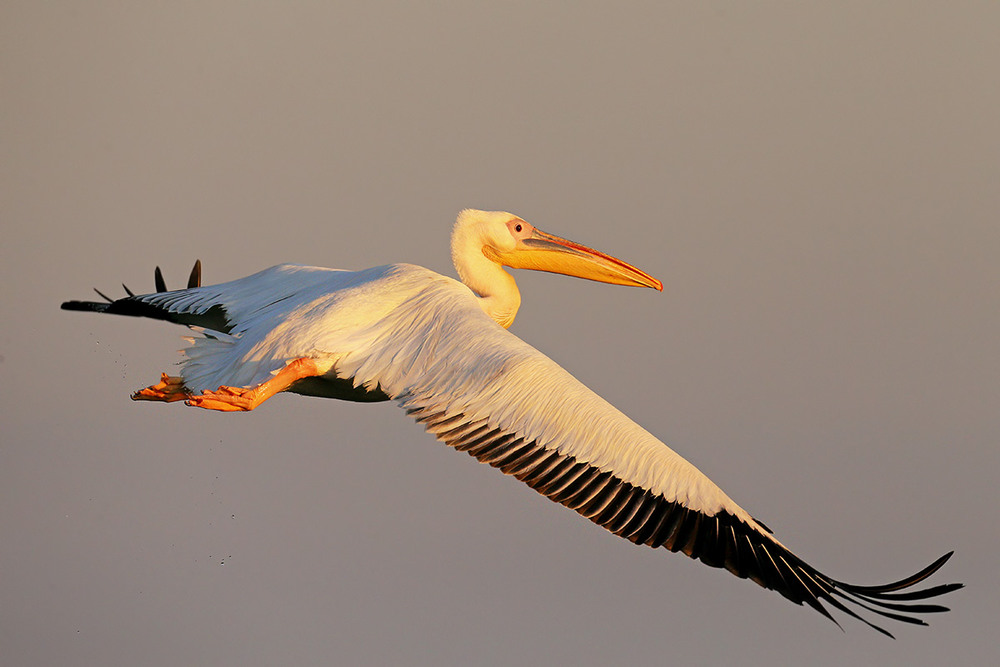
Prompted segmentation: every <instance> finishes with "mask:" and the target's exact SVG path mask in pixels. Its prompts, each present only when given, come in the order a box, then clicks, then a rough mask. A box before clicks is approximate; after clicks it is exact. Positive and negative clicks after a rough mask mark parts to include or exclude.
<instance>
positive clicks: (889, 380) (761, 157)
mask: <svg viewBox="0 0 1000 667" xmlns="http://www.w3.org/2000/svg"><path fill="white" fill-rule="evenodd" d="M998 25H1000V9H998V6H997V5H996V4H995V3H988V2H983V3H976V2H951V3H929V4H922V3H916V2H896V3H890V2H885V3H869V2H847V3H842V2H838V3H665V2H662V1H659V2H648V3H630V2H619V3H610V2H598V3H590V2H548V3H538V2H496V3H474V2H423V3H372V2H351V3H335V2H317V3H287V2H281V3H272V4H265V3H241V2H232V3H222V2H175V3H134V2H89V3H75V2H45V3H42V2H11V1H4V2H2V3H0V85H2V91H0V131H2V136H0V141H2V144H0V216H2V241H0V415H2V425H0V429H2V431H0V441H2V445H0V662H2V663H3V664H4V665H28V666H31V665H94V666H98V665H100V666H108V665H164V666H174V665H387V664H400V665H473V664H476V665H512V664H524V665H533V664H544V663H548V664H579V665H599V664H600V665H605V664H626V663H630V664H699V665H723V664H743V665H765V664H767V665H770V664H800V665H801V664H810V665H845V664H852V665H941V664H948V665H965V664H968V665H982V664H987V663H990V662H992V661H993V660H995V659H996V656H997V655H998V654H997V649H996V623H997V620H998V618H1000V601H998V600H1000V576H998V568H997V552H998V547H1000V529H998V524H997V517H996V510H997V508H998V499H1000V493H998V490H997V482H996V477H997V471H998V469H1000V468H998V466H1000V455H998V440H1000V409H998V406H1000V346H998V342H1000V268H998V267H1000V260H998V254H1000V220H998V211H1000V195H998V191H1000V188H998V185H1000V121H998V118H1000V67H998V63H1000V47H998V44H1000V41H998V40H997V26H998ZM465 207H476V208H487V209H503V210H509V211H512V212H514V213H516V214H517V215H520V216H522V217H524V218H525V219H527V220H529V221H530V222H533V223H534V224H536V225H538V226H539V227H541V228H542V229H544V230H546V231H549V232H552V233H555V234H558V235H561V236H565V237H568V238H572V239H574V240H576V241H579V242H581V243H585V244H587V245H591V246H593V247H596V248H599V249H601V250H604V251H606V252H608V253H611V254H614V255H616V256H619V257H621V258H623V259H624V260H626V261H628V262H631V263H633V264H635V265H636V266H638V267H640V268H642V269H644V270H646V271H648V272H649V273H651V274H653V275H655V276H657V277H658V278H660V279H661V280H663V282H664V283H665V285H666V288H665V289H664V291H663V293H662V294H658V293H656V292H655V291H653V290H639V289H626V288H621V287H612V286H608V285H600V284H597V283H590V282H586V281H581V280H574V279H570V278H565V277H561V276H553V275H548V274H531V273H530V272H519V273H518V274H517V276H516V278H517V280H518V282H519V285H520V286H521V290H522V293H523V295H524V305H523V307H522V309H521V312H520V315H519V317H518V320H517V322H516V323H515V325H514V327H513V329H512V330H513V331H514V332H515V333H516V334H517V335H518V336H520V337H522V338H524V339H525V340H527V341H528V342H529V343H531V344H532V345H534V346H536V347H537V348H538V349H540V350H541V351H543V352H545V353H546V354H548V355H549V356H551V357H553V358H554V359H555V360H556V361H557V362H559V363H560V364H562V365H563V366H564V367H566V368H567V369H568V370H569V371H570V372H572V373H573V374H575V375H576V376H577V377H578V378H579V379H580V380H582V381H583V382H584V383H586V384H587V385H589V386H590V387H591V388H593V389H594V390H595V391H597V392H598V393H599V394H601V395H602V396H604V397H605V398H607V399H608V400H609V401H610V402H611V403H613V404H615V405H617V406H619V407H620V408H622V409H623V410H624V411H625V412H626V413H627V414H629V415H630V416H631V417H632V418H634V419H635V420H636V421H638V422H639V423H640V424H642V425H643V426H644V427H646V428H647V429H649V430H650V431H651V432H652V433H654V434H655V435H657V436H658V437H660V438H661V439H663V440H664V441H665V442H667V443H669V444H671V446H673V447H674V448H676V449H677V450H678V451H679V452H681V453H682V454H684V455H685V456H687V457H688V458H689V459H690V460H692V461H693V462H694V463H695V464H696V465H698V466H699V467H700V468H702V469H703V470H704V471H705V472H706V473H707V474H708V475H709V476H711V477H712V478H713V479H714V480H715V481H716V482H718V483H719V484H720V485H721V486H722V487H723V488H724V489H725V490H726V491H727V492H728V493H729V494H730V495H731V496H732V497H733V498H734V499H735V500H736V501H737V502H739V503H741V504H742V505H743V506H744V507H746V508H747V509H748V510H749V511H750V512H752V513H753V514H754V515H756V516H759V517H760V518H761V519H762V520H763V521H765V522H766V523H768V524H769V525H770V527H771V528H773V529H774V530H775V532H776V533H777V535H778V537H779V539H781V540H782V541H783V542H784V543H785V544H787V545H788V546H790V547H791V548H792V549H794V550H795V551H796V552H797V553H798V554H799V555H801V556H802V557H803V558H805V559H807V560H808V561H809V562H811V563H813V564H814V565H816V566H817V567H819V568H820V569H821V570H823V571H825V572H828V573H829V574H830V575H832V576H834V577H836V578H840V579H844V580H847V581H852V582H857V583H879V582H884V581H889V580H893V579H895V578H899V577H902V576H905V575H908V574H910V573H912V572H914V571H916V570H917V569H919V568H920V567H923V566H924V565H926V564H927V563H929V562H931V561H932V560H933V559H934V558H936V557H937V556H939V555H940V554H942V553H944V552H946V551H949V550H951V549H954V550H955V551H956V555H955V556H954V558H953V559H952V561H951V562H950V563H949V564H948V565H947V567H946V568H945V569H944V570H943V571H942V572H941V573H940V574H939V575H938V576H937V577H936V578H935V579H934V582H936V583H947V582H951V581H962V582H964V583H966V584H967V588H966V589H964V590H962V591H960V592H957V593H954V594H952V595H950V596H949V597H948V599H947V601H946V603H947V604H949V605H950V606H952V607H953V611H952V612H951V613H949V614H944V615H941V616H937V617H934V618H932V619H931V626H930V627H929V628H913V627H908V626H899V625H897V626H896V627H893V628H892V629H893V630H894V631H895V632H896V633H897V636H898V639H897V640H896V641H890V640H888V639H885V638H883V637H881V636H879V635H877V634H876V633H874V632H872V631H870V630H868V629H867V628H865V627H864V626H863V625H861V624H859V623H857V622H853V621H851V620H850V619H844V622H843V625H844V630H845V632H841V631H840V630H839V629H838V628H837V627H836V626H835V625H833V624H832V623H830V622H828V621H826V620H825V619H823V618H822V617H821V616H820V615H819V614H817V613H815V612H813V611H811V610H809V609H805V608H801V607H796V606H795V605H792V604H790V603H788V602H787V601H786V600H784V599H783V598H781V597H780V596H779V595H776V594H774V593H771V592H768V591H765V590H763V589H761V588H759V587H757V586H755V585H754V584H752V583H749V582H746V581H741V580H739V579H737V578H735V577H732V576H730V575H729V574H727V573H726V572H724V571H720V570H713V569H710V568H707V567H705V566H704V565H702V564H701V563H698V562H694V561H691V560H689V559H687V558H684V557H682V556H678V555H674V554H670V553H668V552H666V551H664V550H652V549H648V548H645V547H641V548H640V547H636V546H633V545H631V544H629V543H627V542H624V541H623V540H620V539H618V538H616V537H614V536H612V535H610V534H608V533H606V532H605V531H603V530H602V529H600V528H598V527H597V526H595V525H593V524H591V523H590V522H588V521H586V520H583V519H581V518H580V517H578V516H577V515H575V514H574V513H573V512H570V511H568V510H566V509H565V508H562V507H560V506H558V505H556V504H554V503H551V502H550V501H548V500H546V499H544V498H543V497H541V496H538V495H537V494H535V493H533V492H532V491H530V490H529V489H527V488H523V487H522V485H521V484H520V483H519V482H517V481H516V480H513V479H511V478H506V477H504V476H503V475H500V474H498V473H497V472H496V471H495V470H493V469H491V468H489V467H487V466H483V465H480V464H478V463H476V462H475V461H474V460H473V459H471V458H469V457H468V456H465V455H463V454H458V453H456V452H454V451H451V450H449V449H448V448H446V447H445V446H443V445H441V444H440V443H437V442H436V441H434V439H433V438H431V437H430V436H428V435H427V434H425V433H424V432H423V431H422V429H421V428H420V427H419V426H417V425H416V424H414V423H413V422H411V420H409V419H408V418H407V417H406V416H405V414H403V413H402V411H400V410H398V409H397V408H396V407H395V406H393V405H392V404H385V403H383V404H377V405H357V404H351V403H340V402H336V401H330V400H322V399H315V398H304V397H299V396H292V395H281V396H278V397H276V398H275V399H273V400H272V401H270V402H268V403H266V404H265V405H264V406H263V407H261V408H260V409H259V410H258V411H256V412H253V413H250V414H235V415H234V414H222V413H216V412H208V411H201V410H195V409H190V408H186V407H184V406H183V405H181V404H174V405H160V404H138V403H133V402H131V401H130V400H129V398H128V395H129V393H130V392H131V391H133V390H135V389H137V388H139V387H142V386H145V385H147V384H149V383H151V382H154V381H156V379H157V378H158V376H159V373H160V372H161V371H164V370H168V371H169V370H173V369H174V368H175V366H174V365H173V364H175V363H176V362H177V361H178V359H179V356H178V355H177V354H176V350H177V349H179V348H180V347H182V346H183V345H184V342H183V341H182V340H181V336H182V335H183V334H184V333H185V330H183V329H181V328H179V327H175V326H171V325H166V324H164V323H161V322H151V321H141V320H134V319H124V318H112V317H99V316H96V315H90V314H86V313H68V312H63V311H60V310H59V303H60V302H61V301H63V300H66V299H86V298H90V297H92V296H93V293H92V292H91V287H92V286H97V287H98V288H100V289H101V290H103V291H105V292H107V293H111V294H114V295H119V294H123V292H121V290H120V288H119V287H118V284H119V283H121V282H122V281H124V282H125V283H126V284H128V285H129V287H131V288H132V289H133V290H141V291H151V290H152V288H153V283H152V273H153V267H154V266H155V265H160V266H161V267H163V270H164V273H165V274H166V277H167V281H168V285H170V286H174V287H179V286H181V285H182V284H183V282H184V280H185V279H186V276H187V272H188V270H189V269H190V266H191V264H192V263H193V261H194V260H195V259H196V258H200V259H201V260H202V261H203V263H204V275H205V281H206V283H210V282H219V281H224V280H229V279H233V278H237V277H240V276H243V275H247V274H249V273H252V272H255V271H257V270H260V269H262V268H265V267H267V266H270V265H273V264H276V263H279V262H286V261H291V262H299V263H305V264H317V265H322V266H333V267H339V268H364V267H368V266H374V265H379V264H385V263H390V262H398V261H406V262H412V263H417V264H422V265H424V266H427V267H429V268H432V269H434V270H437V271H440V272H443V273H447V274H449V275H453V270H452V268H451V266H450V260H449V252H448V235H449V231H450V226H451V224H452V221H453V220H454V216H455V215H456V213H457V212H458V211H459V210H460V209H462V208H465Z"/></svg>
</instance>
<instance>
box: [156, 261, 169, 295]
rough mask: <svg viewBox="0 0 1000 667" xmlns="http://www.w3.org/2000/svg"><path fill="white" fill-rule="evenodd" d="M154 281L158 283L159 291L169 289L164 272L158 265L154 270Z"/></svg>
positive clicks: (157, 288)
mask: <svg viewBox="0 0 1000 667" xmlns="http://www.w3.org/2000/svg"><path fill="white" fill-rule="evenodd" d="M153 282H154V283H155V284H156V291H157V292H166V291H167V283H166V281H165V280H163V272H162V271H160V267H156V269H155V270H154V271H153Z"/></svg>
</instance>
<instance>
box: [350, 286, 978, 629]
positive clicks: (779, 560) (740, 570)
mask: <svg viewBox="0 0 1000 667" xmlns="http://www.w3.org/2000/svg"><path fill="white" fill-rule="evenodd" d="M465 289H466V288H464V287H462V286H461V285H458V284H457V283H454V281H446V280H441V281H437V282H435V283H434V284H432V285H429V286H427V287H426V288H424V289H423V290H422V291H421V292H419V293H418V294H415V295H414V296H412V297H410V298H409V299H407V300H406V302H405V303H404V304H403V305H401V306H399V307H397V308H395V309H394V310H393V311H392V312H391V313H390V314H388V315H387V316H386V317H385V318H384V319H382V320H380V322H379V324H378V325H377V326H374V327H372V329H371V330H370V332H369V333H368V335H367V339H366V340H365V342H364V344H363V345H355V346H354V347H353V348H352V350H351V352H349V353H347V354H345V355H344V356H343V357H342V358H341V359H340V361H338V363H337V372H338V374H339V375H341V376H342V377H353V379H354V382H355V384H356V385H364V386H366V387H368V388H369V389H372V388H379V389H381V390H382V391H384V392H385V393H387V394H388V395H389V396H390V397H392V398H394V399H395V400H396V401H397V402H398V403H399V404H400V405H401V406H402V407H403V408H404V409H406V411H407V412H408V413H409V414H410V415H412V416H413V417H414V418H415V419H416V420H417V421H418V422H420V423H422V424H424V426H425V427H426V429H427V430H428V431H429V432H431V433H433V434H434V435H435V436H436V437H437V438H438V439H439V440H441V441H443V442H445V443H446V444H448V445H450V446H452V447H454V448H455V449H457V450H459V451H464V452H467V453H468V454H470V455H471V456H473V457H475V458H476V459H478V460H479V461H481V462H483V463H486V464H489V465H490V466H492V467H494V468H497V469H499V470H500V471H501V472H503V473H504V474H507V475H511V476H513V477H515V478H517V479H519V480H521V481H522V482H524V483H525V484H527V485H528V486H530V487H531V488H533V489H535V490H536V491H538V492H539V493H541V494H543V495H545V496H547V497H548V498H550V499H551V500H553V501H555V502H558V503H560V504H562V505H565V506H566V507H569V508H570V509H572V510H575V511H576V512H578V513H579V514H581V515H582V516H584V517H586V518H588V519H590V520H591V521H593V522H594V523H597V524H599V525H601V526H603V527H604V528H606V529H608V530H609V531H611V532H613V533H615V534H616V535H619V536H621V537H623V538H625V539H627V540H629V541H631V542H634V543H636V544H646V545H649V546H651V547H665V548H667V549H669V550H671V551H680V552H683V553H685V554H687V555H688V556H690V557H692V558H696V559H699V560H701V561H702V562H704V563H705V564H707V565H710V566H712V567H724V568H726V569H727V570H729V571H730V572H732V573H733V574H735V575H736V576H738V577H741V578H747V579H751V580H753V581H755V582H757V583H758V584H760V585H761V586H763V587H765V588H769V589H772V590H776V591H778V592H779V593H781V594H782V595H784V596H785V597H786V598H788V599H789V600H791V601H793V602H795V603H797V604H807V605H809V606H811V607H813V608H814V609H816V610H817V611H819V612H820V613H822V614H823V615H825V616H827V617H828V618H830V619H831V620H833V619H832V616H831V615H830V613H829V612H828V611H827V609H825V608H824V603H825V604H828V605H830V606H832V607H834V608H836V609H838V610H840V611H842V612H844V613H846V614H848V615H850V616H854V617H856V618H859V619H860V620H862V621H864V622H865V623H868V624H869V625H871V626H872V627H873V628H875V629H877V630H879V631H880V632H883V633H885V634H887V635H888V634H889V633H888V632H886V631H885V630H884V629H882V628H880V627H878V626H876V625H874V624H872V623H870V622H869V621H867V620H865V619H864V618H861V617H860V616H859V615H858V614H857V613H856V611H855V609H856V608H858V607H860V608H864V609H867V610H868V611H870V612H874V613H875V614H878V615H881V616H883V617H887V618H891V619H894V620H898V621H904V622H908V623H915V624H921V625H923V624H925V623H924V621H923V620H921V619H919V618H917V617H915V616H914V614H926V613H932V612H941V611H945V610H946V608H945V607H942V606H939V605H934V604H925V603H923V602H922V601H923V600H925V599H927V598H931V597H935V596H938V595H941V594H944V593H947V592H949V591H952V590H955V589H956V588H959V587H960V586H961V585H960V584H948V585H942V586H935V587H932V588H927V589H924V590H917V591H911V590H905V589H909V588H911V587H912V586H914V585H915V584H918V583H919V582H921V581H923V580H924V579H926V578H927V577H929V576H930V575H932V574H933V573H934V572H936V571H937V570H938V569H939V568H940V567H941V566H942V565H943V564H944V563H945V561H947V560H948V558H949V557H950V555H951V554H947V555H945V556H942V557H941V558H940V559H938V560H937V561H935V562H934V563H933V564H931V565H930V566H928V567H927V568H925V569H923V570H921V571H920V572H918V573H916V574H914V575H913V576H910V577H907V578H905V579H902V580H900V581H897V582H893V583H891V584H885V585H881V586H857V585H853V584H848V583H845V582H841V581H838V580H836V579H833V578H831V577H829V576H827V575H825V574H823V573H821V572H819V571H817V570H816V569H815V568H814V567H812V566H810V565H809V564H808V563H806V562H805V561H803V560H802V559H800V558H799V557H797V556H796V555H795V554H793V553H792V552H791V551H790V550H789V549H787V548H786V547H785V546H784V545H782V544H781V543H780V542H778V541H777V540H776V539H775V538H774V537H773V536H772V535H771V534H770V532H769V531H768V530H767V529H766V528H765V527H764V526H763V525H762V524H761V523H759V522H757V521H755V520H754V519H753V518H752V517H751V516H750V515H749V514H748V513H747V512H746V511H745V510H743V509H742V508H741V507H740V506H739V505H737V504H736V503H735V502H733V501H732V499H730V498H729V497H728V496H727V495H726V494H725V493H724V492H723V491H722V490H721V489H720V488H719V487H718V486H716V485H715V484H714V483H713V482H712V481H711V480H709V479H708V478H707V477H706V476H705V475H704V474H702V473H701V471H699V470H698V469H697V468H695V467H694V466H693V465H691V464H690V463H689V462H687V461H686V460H684V459H683V458H682V457H681V456H679V455H678V454H677V453H676V452H674V451H673V450H671V449H670V448H669V447H667V446H666V445H665V444H663V443H662V442H660V441H659V440H657V439H656V438H654V437H653V436H652V435H650V434H649V433H648V432H646V431H645V430H643V429H642V428H641V427H639V426H638V425H637V424H635V423H634V422H632V421H631V420H630V419H628V418H627V417H626V416H625V415H624V414H622V413H621V412H619V411H618V410H617V409H615V408H614V407H613V406H612V405H610V404H609V403H607V402H606V401H604V400H603V399H602V398H600V397H599V396H597V395H596V394H595V393H593V392H592V391H590V390H589V389H587V387H585V386H584V385H583V384H582V383H580V382H579V381H578V380H576V379H575V378H574V377H573V376H571V375H570V374H569V373H567V372H566V371H565V370H563V369H562V368H561V367H560V366H559V365H557V364H556V363H555V362H553V361H552V360H550V359H549V358H548V357H546V356H545V355H543V354H542V353H540V352H538V351H537V350H535V349H534V348H532V347H531V346H529V345H528V344H526V343H524V342H523V341H521V340H520V339H518V338H517V337H516V336H514V335H513V334H511V333H509V332H508V331H506V330H504V329H502V328H501V327H499V326H497V325H496V324H495V323H494V322H493V321H492V320H490V319H489V317H487V316H486V315H485V314H484V313H483V312H482V311H481V310H480V309H479V307H478V305H477V304H476V303H475V300H474V299H470V298H469V295H467V294H463V293H462V290H465ZM466 292H467V290H466ZM341 349H343V348H341ZM848 604H850V605H852V606H853V607H854V608H853V609H852V607H849V606H847V605H848ZM890 636H891V635H890Z"/></svg>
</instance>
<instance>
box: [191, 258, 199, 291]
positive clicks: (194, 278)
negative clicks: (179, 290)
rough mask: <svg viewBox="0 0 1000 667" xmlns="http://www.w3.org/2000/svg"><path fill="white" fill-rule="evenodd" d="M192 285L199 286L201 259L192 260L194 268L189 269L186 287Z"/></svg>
mask: <svg viewBox="0 0 1000 667" xmlns="http://www.w3.org/2000/svg"><path fill="white" fill-rule="evenodd" d="M192 287H201V260H200V259H196V260H194V268H192V269H191V275H190V276H188V289H191V288H192Z"/></svg>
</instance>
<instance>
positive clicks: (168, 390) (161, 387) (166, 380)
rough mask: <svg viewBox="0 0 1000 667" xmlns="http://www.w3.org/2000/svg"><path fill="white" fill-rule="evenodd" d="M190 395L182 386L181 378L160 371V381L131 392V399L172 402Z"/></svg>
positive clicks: (182, 380)
mask: <svg viewBox="0 0 1000 667" xmlns="http://www.w3.org/2000/svg"><path fill="white" fill-rule="evenodd" d="M190 395H191V393H190V392H189V391H188V390H187V387H185V386H184V379H183V378H180V377H177V376H174V375H167V374H166V373H161V374H160V381H159V382H158V383H157V384H154V385H150V386H148V387H146V388H145V389H140V390H139V391H137V392H135V393H134V394H132V400H133V401H162V402H164V403H173V402H174V401H183V400H185V399H186V398H188V397H189V396H190Z"/></svg>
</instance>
